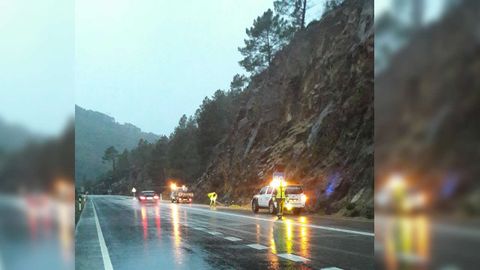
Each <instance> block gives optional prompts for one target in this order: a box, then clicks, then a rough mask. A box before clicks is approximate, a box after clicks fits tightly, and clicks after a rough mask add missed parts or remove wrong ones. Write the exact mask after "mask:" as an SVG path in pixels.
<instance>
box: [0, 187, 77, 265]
mask: <svg viewBox="0 0 480 270" xmlns="http://www.w3.org/2000/svg"><path fill="white" fill-rule="evenodd" d="M73 214H74V208H73V206H72V204H70V203H58V202H55V201H53V200H50V199H48V198H47V199H45V198H43V199H42V200H41V201H38V200H37V201H29V200H27V199H25V198H20V197H18V196H5V195H0V270H9V269H14V270H16V269H35V270H57V269H58V270H69V269H74V260H75V257H74V255H75V254H74V251H73V247H74V246H73V245H74V239H73V228H74V220H73Z"/></svg>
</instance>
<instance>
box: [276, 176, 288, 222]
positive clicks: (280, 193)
mask: <svg viewBox="0 0 480 270" xmlns="http://www.w3.org/2000/svg"><path fill="white" fill-rule="evenodd" d="M276 199H277V217H278V219H282V217H283V207H284V205H285V199H286V196H285V181H283V180H282V181H280V183H279V185H278V186H277V194H276Z"/></svg>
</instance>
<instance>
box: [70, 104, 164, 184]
mask: <svg viewBox="0 0 480 270" xmlns="http://www.w3.org/2000/svg"><path fill="white" fill-rule="evenodd" d="M158 138H159V136H158V135H156V134H153V133H146V132H142V130H141V129H140V128H138V127H136V126H134V125H132V124H128V123H126V124H120V123H118V122H116V121H115V119H114V118H113V117H110V116H108V115H106V114H103V113H100V112H96V111H92V110H86V109H84V108H82V107H80V106H75V179H76V181H77V183H78V182H81V181H83V180H95V179H96V177H97V176H98V175H100V174H102V173H104V172H106V171H107V169H108V168H109V166H108V165H107V164H104V163H103V162H102V156H103V153H104V151H105V149H106V148H107V147H109V146H112V145H113V146H114V147H115V148H116V149H117V150H118V151H119V152H122V151H123V150H124V149H125V148H126V149H131V148H133V147H135V146H136V145H137V143H138V141H139V140H140V139H144V140H147V141H149V142H154V141H156V140H158Z"/></svg>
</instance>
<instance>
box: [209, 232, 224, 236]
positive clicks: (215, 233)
mask: <svg viewBox="0 0 480 270" xmlns="http://www.w3.org/2000/svg"><path fill="white" fill-rule="evenodd" d="M208 233H209V234H211V235H223V233H221V232H208Z"/></svg>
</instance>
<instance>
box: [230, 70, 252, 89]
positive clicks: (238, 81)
mask: <svg viewBox="0 0 480 270" xmlns="http://www.w3.org/2000/svg"><path fill="white" fill-rule="evenodd" d="M247 83H248V78H247V77H245V76H244V75H240V74H235V76H233V79H232V82H231V83H230V90H231V91H233V92H240V91H242V90H243V88H244V87H245V85H246V84H247Z"/></svg>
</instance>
